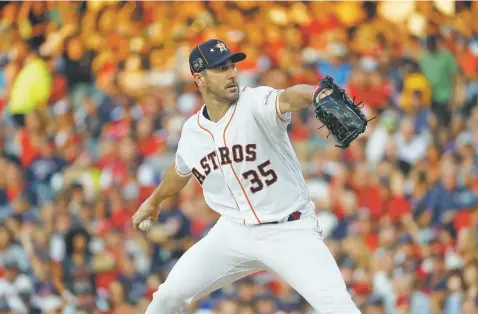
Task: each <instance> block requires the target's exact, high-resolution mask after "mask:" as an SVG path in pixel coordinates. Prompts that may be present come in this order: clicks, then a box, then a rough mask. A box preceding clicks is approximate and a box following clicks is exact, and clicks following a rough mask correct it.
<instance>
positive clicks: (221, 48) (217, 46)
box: [214, 42, 227, 53]
mask: <svg viewBox="0 0 478 314" xmlns="http://www.w3.org/2000/svg"><path fill="white" fill-rule="evenodd" d="M214 47H216V48H218V49H219V51H220V52H221V53H222V52H223V51H227V47H226V45H225V44H224V43H220V42H217V45H216V46H214Z"/></svg>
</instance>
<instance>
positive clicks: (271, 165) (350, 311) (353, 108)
mask: <svg viewBox="0 0 478 314" xmlns="http://www.w3.org/2000/svg"><path fill="white" fill-rule="evenodd" d="M245 58H246V55H245V54H244V53H232V52H231V51H230V50H229V48H228V46H227V45H226V44H225V43H224V42H223V41H221V40H215V39H213V40H208V41H206V42H204V43H202V44H200V45H198V46H196V47H195V48H194V49H193V50H192V52H191V54H190V57H189V64H190V68H191V73H192V75H193V78H194V82H195V83H196V85H197V87H198V89H199V91H200V92H201V95H202V98H203V100H204V105H203V106H202V108H201V109H200V110H199V111H198V112H197V114H195V115H193V116H192V117H190V118H189V119H188V121H187V122H186V123H185V124H184V126H183V129H182V133H181V138H180V140H179V144H178V149H177V152H176V158H175V161H174V162H173V164H172V165H171V167H170V168H169V169H168V170H167V172H166V174H165V176H164V178H163V180H162V182H161V184H160V185H159V187H158V188H157V189H156V190H155V191H154V192H153V193H152V195H151V196H150V197H149V198H148V199H147V200H146V201H145V202H144V203H143V204H142V205H141V207H140V208H139V209H138V211H137V212H136V213H135V214H134V216H133V218H132V220H133V225H134V226H135V228H138V229H140V230H142V231H146V230H147V229H148V228H149V227H150V226H151V225H152V224H153V221H156V220H157V216H158V214H159V209H160V204H161V202H162V201H163V200H165V199H167V198H169V197H171V196H173V195H175V194H177V193H179V191H181V189H182V188H183V187H184V186H185V185H186V184H187V182H188V181H189V179H190V178H191V177H194V178H195V179H196V180H197V181H198V182H199V184H200V185H201V186H202V189H203V193H204V198H205V201H206V203H207V204H208V206H209V207H210V208H212V209H213V210H214V211H216V212H218V213H219V214H220V215H221V217H220V219H219V220H218V222H217V223H216V224H215V226H214V227H213V228H212V229H211V230H210V231H209V233H208V234H207V235H206V236H205V237H204V238H203V239H201V240H200V241H199V242H197V243H196V244H195V245H194V246H193V247H191V248H190V249H189V250H188V251H187V252H186V253H185V254H184V255H183V256H182V257H181V258H180V259H179V261H178V262H177V263H176V265H175V266H174V268H173V269H172V270H171V272H170V274H169V276H168V278H167V279H166V281H165V282H164V284H162V285H161V286H160V287H159V289H158V291H157V292H155V293H154V296H153V300H152V302H151V304H150V305H149V307H148V309H147V311H146V313H147V314H176V313H181V312H182V310H184V309H186V308H187V307H188V306H189V305H190V304H191V303H192V302H194V301H195V300H197V299H199V298H201V297H203V296H205V295H206V294H209V293H210V292H212V291H214V290H216V289H219V288H221V287H224V286H225V285H228V284H230V283H232V282H234V281H236V280H238V279H240V278H243V277H245V276H248V275H250V274H253V273H256V272H258V271H261V270H268V271H270V272H272V273H274V274H276V275H277V276H279V277H280V278H282V279H283V280H285V281H286V282H288V283H289V284H290V285H291V286H292V287H293V288H294V289H295V290H296V291H297V292H298V293H300V294H301V295H302V296H303V297H304V298H305V299H306V300H307V301H308V302H309V303H310V304H311V306H312V307H313V308H314V309H315V310H316V311H317V312H319V313H322V314H358V313H360V312H359V310H358V309H357V307H356V305H355V304H354V302H353V301H352V299H351V296H350V295H349V293H348V292H347V290H346V287H345V284H344V281H343V279H342V276H341V273H340V270H339V268H338V266H337V263H336V262H335V260H334V258H333V256H332V255H331V253H330V252H329V250H328V248H327V247H326V245H325V244H324V241H323V240H324V239H323V237H322V235H321V229H320V224H319V222H318V221H317V219H316V216H315V210H314V204H313V202H312V201H311V199H310V197H309V194H308V190H307V186H306V183H305V180H304V177H303V175H302V172H301V169H300V166H299V162H298V160H297V157H296V155H295V153H294V150H293V148H292V145H291V143H290V140H289V137H288V134H287V126H288V124H289V123H290V121H291V114H292V112H296V111H300V110H301V109H303V108H306V107H307V106H309V105H311V104H312V105H314V107H315V112H316V115H317V119H318V120H320V121H321V122H322V123H323V124H324V125H325V126H326V127H327V128H328V129H329V131H330V132H331V134H332V135H333V137H334V139H335V141H336V142H337V146H339V147H342V148H346V147H348V145H349V144H350V142H352V141H353V140H354V139H355V138H356V137H357V136H358V135H359V134H360V133H363V132H364V131H365V128H366V126H367V119H366V118H365V116H364V115H363V114H362V112H361V111H360V109H358V107H357V105H355V103H354V102H353V101H352V100H351V99H350V98H349V97H348V95H347V94H346V93H345V92H344V90H343V89H341V88H340V87H338V86H337V85H336V84H335V83H334V82H333V80H332V78H330V77H327V78H325V79H324V80H322V81H321V82H320V83H319V84H317V85H316V86H311V85H295V86H292V87H289V88H287V89H285V90H277V89H274V88H271V87H267V86H260V87H255V88H252V87H244V86H240V85H239V83H238V81H237V71H236V66H235V64H236V63H237V62H240V61H242V60H244V59H245Z"/></svg>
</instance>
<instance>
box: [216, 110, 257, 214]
mask: <svg viewBox="0 0 478 314" xmlns="http://www.w3.org/2000/svg"><path fill="white" fill-rule="evenodd" d="M236 109H237V103H236V106H235V107H234V111H233V112H232V115H231V118H229V122H227V124H226V127H225V128H224V133H223V134H222V137H223V140H224V146H226V147H227V144H226V131H227V128H228V127H229V124H230V123H231V121H232V118H233V117H234V114H235V113H236ZM229 166H230V167H231V169H232V173H234V176H235V177H236V180H237V183H239V186H240V187H241V190H242V192H243V193H244V196H245V197H246V200H247V203H248V204H249V207H250V208H251V210H252V213H253V214H254V217H256V220H257V222H258V223H261V221H260V220H259V217H257V214H256V211H255V210H254V207H252V203H251V201H250V200H249V197H248V196H247V193H246V191H245V190H244V187H243V186H242V183H241V181H240V180H239V177H238V176H237V173H236V171H235V170H234V167H233V166H232V163H230V164H229Z"/></svg>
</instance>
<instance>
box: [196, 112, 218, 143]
mask: <svg viewBox="0 0 478 314" xmlns="http://www.w3.org/2000/svg"><path fill="white" fill-rule="evenodd" d="M202 110H203V109H202V108H201V110H199V112H198V125H199V127H200V128H201V129H203V130H204V131H206V132H207V133H209V135H211V137H212V140H213V141H214V142H216V141H215V140H214V135H213V134H212V132H211V131H209V130H208V129H206V128H205V127H203V126H202V125H201V123H199V115H200V114H201V112H202Z"/></svg>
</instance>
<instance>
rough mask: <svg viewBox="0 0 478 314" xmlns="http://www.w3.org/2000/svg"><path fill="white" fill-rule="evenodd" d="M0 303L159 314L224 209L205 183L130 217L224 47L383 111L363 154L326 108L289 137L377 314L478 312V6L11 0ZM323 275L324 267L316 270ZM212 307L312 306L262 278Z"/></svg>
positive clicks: (251, 62) (351, 279)
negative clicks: (173, 277) (167, 283)
mask: <svg viewBox="0 0 478 314" xmlns="http://www.w3.org/2000/svg"><path fill="white" fill-rule="evenodd" d="M0 10H1V20H0V38H1V40H0V63H1V68H0V113H1V124H0V147H1V149H2V155H1V157H0V171H1V173H2V175H0V221H1V222H2V224H1V226H0V275H1V278H0V312H1V313H32V314H33V313H61V314H74V313H77V314H85V313H94V314H121V313H128V314H130V313H144V310H145V308H146V307H147V305H148V302H149V300H150V299H151V296H152V293H153V292H154V291H156V290H157V288H158V286H159V285H160V284H161V283H162V282H163V281H164V280H165V278H166V277H167V275H168V272H169V271H170V269H171V267H173V265H174V263H175V262H176V261H177V259H178V258H179V257H180V256H181V255H182V254H183V253H184V252H185V251H186V250H187V249H188V248H190V247H191V246H192V245H193V244H194V243H195V242H197V241H198V240H199V239H201V237H202V236H204V234H205V233H207V231H208V230H209V228H211V226H212V225H213V224H214V223H215V221H216V220H217V218H218V216H217V214H215V213H214V212H213V211H212V210H211V209H209V208H208V207H207V205H206V204H205V202H204V200H203V197H202V192H201V188H200V186H199V185H198V184H197V183H196V182H195V181H194V180H191V181H190V183H189V184H188V185H187V186H186V188H185V189H184V190H183V191H182V192H181V194H180V195H179V196H178V197H176V198H172V199H169V200H168V201H166V202H165V203H163V204H162V211H161V215H160V217H159V223H158V225H157V226H156V227H154V228H153V229H152V230H151V231H149V232H148V233H145V234H142V233H140V232H137V231H135V230H133V229H132V226H131V221H130V219H131V216H132V214H133V213H134V212H135V211H136V209H137V208H138V206H139V204H141V202H142V201H143V200H145V199H146V198H147V197H148V196H149V195H150V193H151V192H152V191H153V189H154V188H155V187H156V186H157V185H158V184H159V183H160V182H161V178H162V175H163V174H164V171H165V169H166V168H167V167H168V166H169V165H170V163H171V162H172V160H173V158H174V153H175V149H176V145H177V142H178V137H179V134H180V131H181V127H182V125H183V123H184V122H185V121H186V119H187V118H188V117H189V116H191V115H192V114H194V113H195V112H196V111H197V110H198V109H199V107H200V106H201V105H202V101H201V97H200V95H199V94H198V92H197V89H196V87H195V86H194V84H193V81H192V79H191V76H190V72H189V66H188V62H187V58H188V55H189V52H190V50H191V49H192V47H194V46H195V45H196V44H197V43H199V42H201V41H204V40H206V39H209V38H219V39H222V40H224V41H225V42H227V43H228V45H229V46H230V47H231V49H232V50H242V51H244V52H245V53H246V54H247V55H248V58H247V59H246V60H245V61H244V62H242V63H240V64H239V65H238V69H239V71H240V75H239V80H240V83H241V85H246V86H258V85H268V86H272V87H275V88H286V87H287V86H290V85H293V84H299V83H305V84H316V83H317V82H318V81H319V80H320V78H322V77H324V76H325V75H330V76H332V77H334V79H335V80H336V82H337V83H339V84H340V85H342V86H344V87H345V88H346V90H347V91H348V92H349V93H350V94H351V95H352V96H355V97H356V101H357V102H358V101H362V102H363V106H364V109H363V110H364V111H365V112H366V114H367V116H368V117H370V118H371V117H376V119H374V120H372V121H371V123H370V126H369V127H368V129H367V132H366V133H365V134H363V136H361V137H359V139H358V140H356V141H355V142H354V143H353V145H352V146H351V147H350V148H349V149H347V150H340V149H338V148H336V147H334V144H333V141H332V140H331V139H327V138H326V136H327V131H326V130H324V129H321V130H318V127H319V126H320V125H319V123H318V121H317V120H316V119H315V117H314V112H313V111H312V109H310V110H304V112H301V113H297V114H294V115H293V120H292V123H291V125H290V127H289V135H290V138H291V140H292V142H293V145H294V148H295V150H296V153H297V156H298V158H299V160H300V162H301V164H302V168H303V172H304V175H305V177H306V180H307V183H308V186H309V190H310V194H311V197H312V198H313V200H314V202H315V204H316V209H317V211H316V212H317V217H318V218H319V221H320V223H321V224H322V227H323V229H324V235H325V237H326V244H327V245H328V247H329V248H330V250H331V252H332V254H333V255H334V257H335V258H336V260H337V263H338V265H339V267H340V269H341V271H342V274H343V277H344V279H345V282H346V284H347V287H348V289H349V292H350V293H351V295H352V297H353V298H354V300H355V301H356V303H357V304H358V305H359V307H360V309H361V310H362V311H363V313H364V314H395V313H396V314H405V313H407V314H408V313H412V314H460V313H461V314H477V313H478V168H477V157H478V155H477V154H478V109H476V108H477V106H476V105H477V104H478V19H477V18H476V16H478V2H474V1H456V2H455V1H430V2H422V1H417V2H415V1H408V2H371V1H366V2H361V1H356V2H355V1H354V2H291V3H288V2H246V1H244V2H232V1H231V2H215V1H212V2H125V1H109V2H104V1H91V2H40V1H39V2H2V3H1V4H0ZM317 267H320V265H317ZM190 313H196V314H213V313H214V314H236V313H237V314H252V313H255V314H276V313H309V314H311V313H314V312H313V311H312V309H311V308H310V307H309V306H308V304H307V302H306V301H305V300H304V299H303V298H302V297H300V296H299V295H298V294H297V293H296V292H295V291H294V290H293V289H291V288H290V286H288V285H287V284H286V283H285V282H283V281H281V280H280V279H278V278H276V277H274V276H272V275H271V274H270V273H268V272H261V273H258V274H256V275H253V276H251V277H248V278H246V279H244V280H241V281H239V282H237V283H234V284H231V285H228V286H227V287H225V288H224V289H221V290H219V291H216V292H214V293H212V294H211V295H209V296H207V297H206V298H204V299H202V300H200V301H199V302H197V303H196V304H195V305H194V307H193V309H191V310H190Z"/></svg>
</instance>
